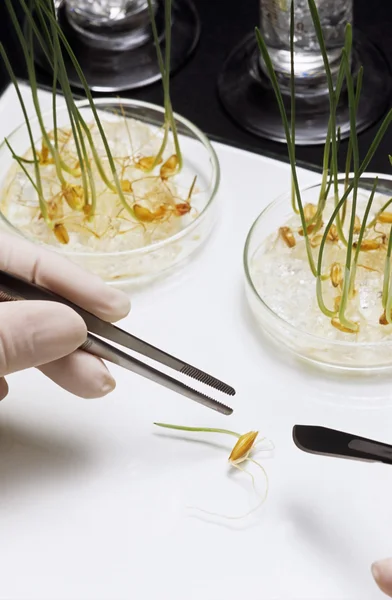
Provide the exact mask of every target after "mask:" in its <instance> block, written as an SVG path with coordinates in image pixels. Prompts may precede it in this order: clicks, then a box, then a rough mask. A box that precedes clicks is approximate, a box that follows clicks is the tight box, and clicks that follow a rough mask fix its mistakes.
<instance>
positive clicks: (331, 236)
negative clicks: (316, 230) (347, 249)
mask: <svg viewBox="0 0 392 600" xmlns="http://www.w3.org/2000/svg"><path fill="white" fill-rule="evenodd" d="M338 239H339V236H338V230H337V228H336V225H334V224H332V225H331V227H330V229H329V231H328V234H327V240H329V241H330V242H337V241H338Z"/></svg>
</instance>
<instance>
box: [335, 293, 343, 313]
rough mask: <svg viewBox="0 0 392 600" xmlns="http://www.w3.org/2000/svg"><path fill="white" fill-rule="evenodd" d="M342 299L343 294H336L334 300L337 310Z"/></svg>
mask: <svg viewBox="0 0 392 600" xmlns="http://www.w3.org/2000/svg"><path fill="white" fill-rule="evenodd" d="M341 301H342V297H341V296H336V298H335V300H334V308H335V310H336V311H338V310H339V308H340V303H341Z"/></svg>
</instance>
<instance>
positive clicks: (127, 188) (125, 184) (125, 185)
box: [121, 179, 133, 192]
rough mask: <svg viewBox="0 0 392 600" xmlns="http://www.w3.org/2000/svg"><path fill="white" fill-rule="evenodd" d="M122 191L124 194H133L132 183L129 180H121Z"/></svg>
mask: <svg viewBox="0 0 392 600" xmlns="http://www.w3.org/2000/svg"><path fill="white" fill-rule="evenodd" d="M121 189H122V191H123V192H132V191H133V190H132V183H131V182H130V181H129V179H122V180H121Z"/></svg>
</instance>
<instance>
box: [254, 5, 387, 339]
mask: <svg viewBox="0 0 392 600" xmlns="http://www.w3.org/2000/svg"><path fill="white" fill-rule="evenodd" d="M294 1H295V0H291V13H290V54H291V78H290V88H291V106H290V111H291V123H290V119H289V118H288V116H287V112H286V109H285V105H284V102H283V97H282V93H281V90H280V87H279V84H278V79H277V76H276V73H275V71H274V68H273V64H272V61H271V58H270V56H269V52H268V48H267V44H266V43H265V41H264V39H263V37H262V35H261V33H260V30H259V29H258V28H256V39H257V43H258V47H259V50H260V53H261V56H262V59H263V60H264V63H265V65H266V67H267V70H268V74H269V77H270V80H271V83H272V87H273V90H274V93H275V96H276V100H277V103H278V106H279V111H280V114H281V118H282V123H283V127H284V131H285V136H286V141H287V149H288V155H289V160H290V165H291V176H292V205H293V210H294V211H295V212H296V213H299V216H300V219H301V224H302V229H303V233H304V240H305V244H306V250H307V257H308V261H309V267H310V269H311V271H312V273H313V275H314V276H315V278H316V279H317V288H316V289H317V300H318V304H319V307H320V309H321V311H322V312H323V313H324V314H325V315H326V316H328V317H330V318H334V317H335V318H338V319H339V321H340V323H341V324H342V326H343V327H345V328H347V329H349V330H351V331H356V330H357V328H358V325H357V323H354V322H352V321H350V320H349V319H348V318H347V317H346V313H347V305H348V301H349V298H350V295H351V294H352V293H353V291H354V283H355V276H356V267H357V264H358V257H359V252H360V250H361V241H362V239H363V236H364V233H365V229H366V227H367V226H369V227H370V226H371V225H372V224H374V220H373V221H372V223H370V224H369V225H368V224H367V221H368V216H369V213H370V209H371V206H372V202H373V199H374V195H375V191H376V188H377V179H376V180H375V181H374V185H373V189H372V191H371V194H370V197H369V200H368V203H367V206H366V209H365V212H364V216H363V220H362V223H361V230H360V232H359V236H358V240H357V244H356V248H355V252H353V248H354V243H353V242H354V223H355V216H356V207H357V196H358V187H359V181H360V177H361V175H362V174H363V173H364V172H365V170H366V169H367V167H368V165H369V163H370V161H371V160H372V158H373V156H374V154H375V152H376V150H377V148H378V146H379V144H380V142H381V140H382V138H383V136H384V135H385V133H386V131H387V129H388V127H389V125H390V123H391V121H392V109H391V110H390V111H389V112H388V114H387V115H386V117H385V118H384V120H383V122H382V123H381V125H380V127H379V129H378V132H377V134H376V135H375V137H374V139H373V142H372V144H371V145H370V148H369V150H368V152H367V154H366V156H365V158H364V159H363V161H362V162H361V163H360V161H359V152H358V137H357V127H356V123H357V109H358V105H359V100H360V94H361V87H362V78H363V69H362V67H361V68H360V69H359V71H358V74H357V75H356V77H355V78H354V76H353V74H352V70H351V48H352V27H351V24H349V23H348V24H347V26H346V31H345V43H344V47H343V49H342V55H341V62H340V65H339V70H338V74H337V77H336V81H335V82H334V80H333V76H332V72H331V68H330V64H329V60H328V54H327V49H326V45H325V41H324V37H323V31H322V27H321V23H320V18H319V14H318V11H317V7H316V3H315V0H308V5H309V10H310V13H311V16H312V21H313V25H314V28H315V32H316V35H317V40H318V43H319V47H320V51H321V54H322V57H323V62H324V69H325V75H326V80H327V85H328V93H329V104H330V115H329V123H328V131H327V136H326V141H325V145H324V156H323V170H322V178H321V186H320V194H319V198H318V205H317V211H316V214H315V215H314V217H313V218H312V221H311V222H310V223H309V222H306V219H305V214H304V206H303V203H302V200H301V190H300V188H299V184H298V177H297V172H296V157H295V77H294V56H295V54H294ZM344 84H345V86H346V89H347V94H348V103H349V114H350V136H349V143H348V149H347V154H346V173H345V185H344V191H343V193H342V195H341V196H340V194H339V183H338V181H339V172H338V149H339V138H340V132H339V128H338V127H337V117H336V113H337V108H338V103H339V98H340V95H341V92H342V89H343V86H344ZM351 168H352V174H351V177H350V176H349V174H350V170H351ZM331 187H332V188H333V197H334V210H333V212H332V214H331V217H330V218H329V220H328V222H327V224H326V226H325V230H324V233H323V236H322V241H321V245H320V248H319V253H318V257H317V261H315V259H314V256H313V252H312V248H311V245H310V240H309V235H308V227H309V225H310V224H312V223H313V224H314V225H315V227H316V228H317V227H318V226H319V225H320V224H321V222H322V215H323V212H324V209H325V206H326V202H327V199H328V195H329V191H330V188H331ZM349 198H350V200H351V216H350V222H349V227H348V235H347V237H346V236H345V234H344V232H343V223H344V219H345V217H346V212H347V205H348V201H349ZM391 202H392V200H391ZM386 206H387V205H385V206H384V207H383V208H382V209H381V211H380V212H382V210H385V207H386ZM332 224H335V225H336V229H337V232H338V236H339V240H340V242H341V243H342V244H343V245H344V246H345V247H346V261H345V271H344V280H343V287H342V297H341V301H340V305H339V308H338V309H337V310H331V309H329V308H328V307H327V306H326V305H325V302H324V299H323V288H322V281H323V280H324V279H326V278H327V277H328V275H323V273H322V269H323V256H324V250H325V244H326V241H327V236H328V232H329V230H330V228H331V226H332ZM389 240H391V235H390V237H389ZM390 261H391V243H390V244H389V246H388V250H387V256H386V263H385V276H384V295H383V303H384V309H387V310H386V318H387V320H388V322H391V314H390V308H391V307H392V279H391V281H390V272H391V265H390ZM388 307H389V310H388Z"/></svg>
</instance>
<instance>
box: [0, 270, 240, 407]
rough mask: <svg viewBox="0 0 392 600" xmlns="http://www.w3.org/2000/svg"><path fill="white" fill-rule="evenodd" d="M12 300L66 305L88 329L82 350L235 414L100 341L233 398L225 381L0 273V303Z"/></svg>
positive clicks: (63, 299) (21, 281)
mask: <svg viewBox="0 0 392 600" xmlns="http://www.w3.org/2000/svg"><path fill="white" fill-rule="evenodd" d="M13 300H45V301H48V300H49V301H54V302H60V303H62V304H66V305H67V306H69V307H70V308H72V309H73V310H74V311H76V312H77V313H78V315H80V316H81V317H82V319H83V320H84V322H85V323H86V326H87V331H88V334H87V339H86V341H85V342H84V343H83V344H82V346H80V349H81V350H84V351H85V352H89V353H90V354H94V355H95V356H98V357H100V358H102V359H103V360H107V361H109V362H111V363H114V364H116V365H118V366H120V367H123V368H124V369H128V370H129V371H133V372H134V373H137V374H138V375H142V376H143V377H146V378H147V379H150V380H152V381H155V382H156V383H159V384H160V385H163V386H165V387H167V388H169V389H171V390H173V391H175V392H177V393H179V394H182V395H183V396H186V397H188V398H190V399H191V400H194V401H196V402H198V403H199V404H203V405H204V406H206V407H208V408H211V409H213V410H216V411H217V412H219V413H222V414H224V415H231V413H232V412H233V409H232V408H230V407H229V406H226V405H225V404H222V403H221V402H219V401H218V400H214V399H213V398H210V397H209V396H207V395H205V394H203V393H201V392H199V391H197V390H194V389H193V388H191V387H188V386H187V385H186V384H185V383H182V382H181V381H177V380H176V379H174V377H171V376H170V375H167V374H166V373H162V372H161V371H158V370H157V369H155V368H154V367H152V366H150V365H147V364H144V363H143V362H141V361H140V360H138V359H136V358H134V357H133V356H130V355H129V354H126V353H125V352H123V351H122V350H119V349H118V348H116V347H115V346H112V345H111V344H108V343H107V342H104V341H103V340H102V339H100V338H105V339H107V340H111V341H112V342H114V343H116V344H119V345H120V346H123V347H125V348H128V349H130V350H133V351H134V352H137V353H138V354H142V355H143V356H146V357H148V358H150V359H152V360H154V361H157V362H159V363H161V364H163V365H166V366H167V367H169V368H171V369H174V370H176V371H179V372H180V373H182V374H184V375H187V376H188V377H192V378H193V379H197V380H198V381H200V382H202V383H204V384H206V385H208V386H210V387H212V388H215V389H216V390H219V391H220V392H223V393H224V394H227V395H229V396H234V395H235V389H234V388H232V387H231V386H229V385H227V384H226V383H224V382H223V381H220V380H219V379H216V378H215V377H213V376H212V375H209V374H208V373H205V372H204V371H201V370H200V369H198V368H197V367H193V366H192V365H190V364H188V363H186V362H184V361H183V360H180V359H179V358H176V357H174V356H171V355H170V354H167V353H166V352H164V351H163V350H160V349H159V348H155V347H154V346H152V345H151V344H148V343H147V342H144V341H143V340H141V339H139V338H137V337H135V336H134V335H132V334H130V333H127V332H126V331H124V330H123V329H120V328H119V327H116V326H115V325H113V324H111V323H108V322H106V321H103V320H102V319H100V318H99V317H96V316H95V315H93V314H91V313H89V312H88V311H86V310H84V309H83V308H81V307H80V306H77V305H76V304H73V303H72V302H70V301H68V300H67V299H65V298H63V297H62V296H58V295H57V294H55V293H53V292H51V291H49V290H47V289H45V288H43V287H40V286H38V285H36V284H34V283H31V282H30V281H27V280H25V279H21V278H20V277H17V276H15V275H11V274H10V273H6V272H5V271H1V270H0V302H9V301H13ZM90 332H92V333H90ZM93 334H96V335H93ZM96 336H100V337H96Z"/></svg>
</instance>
